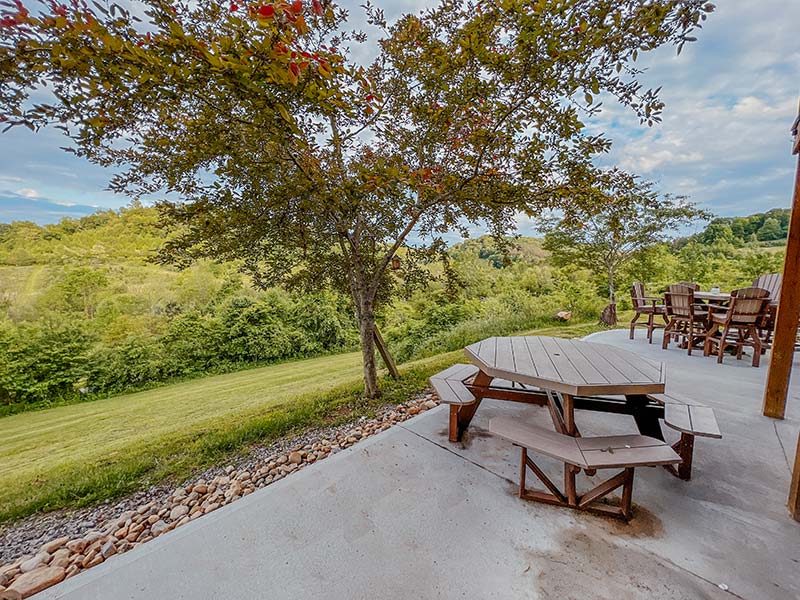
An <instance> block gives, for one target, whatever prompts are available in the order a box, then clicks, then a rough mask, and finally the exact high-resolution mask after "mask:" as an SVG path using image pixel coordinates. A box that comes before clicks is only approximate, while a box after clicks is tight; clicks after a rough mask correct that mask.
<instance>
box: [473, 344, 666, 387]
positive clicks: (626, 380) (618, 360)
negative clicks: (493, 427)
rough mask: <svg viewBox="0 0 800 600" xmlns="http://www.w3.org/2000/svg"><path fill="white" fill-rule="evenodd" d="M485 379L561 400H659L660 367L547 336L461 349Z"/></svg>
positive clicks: (603, 348) (602, 348)
mask: <svg viewBox="0 0 800 600" xmlns="http://www.w3.org/2000/svg"><path fill="white" fill-rule="evenodd" d="M464 350H465V352H466V354H467V356H468V357H469V358H470V360H471V361H472V362H473V363H474V364H475V365H477V366H478V367H479V368H480V369H481V371H483V372H484V373H486V374H487V375H489V376H491V377H497V378H500V379H506V380H509V381H516V382H518V383H524V384H528V385H533V386H536V387H539V388H543V389H549V390H554V391H557V392H561V393H564V394H572V395H581V396H596V395H599V394H614V395H618V394H619V395H622V394H660V393H663V392H664V388H665V385H664V384H665V380H666V371H665V366H664V363H661V362H655V361H651V360H648V359H646V358H642V357H640V356H638V355H637V354H634V353H633V352H628V351H627V350H623V349H621V348H617V347H615V346H609V345H607V344H597V343H594V342H585V341H583V340H574V339H564V338H557V337H547V336H515V337H491V338H487V339H485V340H482V341H480V342H477V343H475V344H471V345H469V346H467V347H466V348H465V349H464Z"/></svg>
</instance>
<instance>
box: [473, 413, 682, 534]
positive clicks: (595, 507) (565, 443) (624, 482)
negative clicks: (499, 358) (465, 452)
mask: <svg viewBox="0 0 800 600" xmlns="http://www.w3.org/2000/svg"><path fill="white" fill-rule="evenodd" d="M489 431H490V432H492V433H494V434H495V435H498V436H500V437H502V438H505V439H507V440H508V441H510V442H511V443H512V444H514V445H515V446H519V447H520V448H521V458H520V481H519V497H520V498H522V499H524V500H534V501H537V502H545V503H547V504H555V505H558V506H566V507H568V508H573V509H577V510H586V511H591V512H597V513H601V514H605V515H610V516H614V517H622V518H623V519H625V520H628V519H630V518H631V515H632V511H631V503H632V498H633V476H634V469H635V468H636V467H652V466H659V465H661V466H674V465H676V464H678V463H680V462H681V458H680V457H679V456H678V455H677V454H676V453H675V451H674V450H673V449H672V448H670V447H669V445H667V444H666V443H664V442H663V441H661V440H657V439H654V438H651V437H647V436H643V435H614V436H598V437H572V436H569V435H566V434H563V433H559V432H555V431H550V430H547V429H544V428H542V427H537V426H535V425H528V424H524V423H520V422H519V421H518V420H517V419H510V418H508V417H499V418H493V419H490V420H489ZM528 450H532V451H534V452H537V453H539V454H544V455H545V456H549V457H551V458H555V459H556V460H559V461H561V462H563V463H564V491H563V492H562V491H561V490H560V489H559V488H558V486H556V484H555V483H553V481H552V480H551V479H550V478H549V477H548V476H547V475H546V474H545V473H544V471H543V470H542V469H541V468H540V467H539V465H537V464H536V463H535V462H534V461H533V460H532V459H531V458H530V457H529V456H528ZM612 468H621V469H622V471H620V472H619V473H617V474H616V475H614V476H612V477H611V478H609V479H607V480H605V481H603V482H602V483H600V484H598V485H596V486H594V487H593V488H592V489H590V490H589V491H587V492H585V493H583V494H581V495H578V492H577V487H576V481H575V476H576V474H577V473H578V472H580V470H581V469H586V470H587V471H589V470H590V471H596V470H597V469H612ZM528 469H530V470H531V471H533V472H534V474H535V475H536V476H537V477H538V478H539V480H540V481H541V482H542V483H543V484H544V485H545V487H546V488H547V489H548V492H544V491H540V490H529V489H527V487H526V474H527V470H528ZM618 487H622V498H621V501H620V503H619V506H613V505H610V504H598V501H599V500H601V499H603V498H604V497H606V496H607V495H608V494H609V493H611V492H612V491H614V490H615V489H617V488H618Z"/></svg>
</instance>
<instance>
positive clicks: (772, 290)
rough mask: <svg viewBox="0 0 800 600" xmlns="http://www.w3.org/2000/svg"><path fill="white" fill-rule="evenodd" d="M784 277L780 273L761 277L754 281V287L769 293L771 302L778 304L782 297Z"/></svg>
mask: <svg viewBox="0 0 800 600" xmlns="http://www.w3.org/2000/svg"><path fill="white" fill-rule="evenodd" d="M782 281H783V275H781V274H780V273H769V274H768V275H760V276H759V277H757V278H756V280H755V281H753V285H752V287H754V288H761V289H762V290H767V291H768V292H769V299H770V301H771V302H777V301H778V297H779V296H780V295H781V283H782Z"/></svg>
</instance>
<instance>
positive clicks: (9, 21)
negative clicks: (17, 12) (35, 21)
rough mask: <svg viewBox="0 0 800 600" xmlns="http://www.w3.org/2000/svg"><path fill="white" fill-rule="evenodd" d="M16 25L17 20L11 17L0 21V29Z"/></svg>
mask: <svg viewBox="0 0 800 600" xmlns="http://www.w3.org/2000/svg"><path fill="white" fill-rule="evenodd" d="M16 24H17V20H16V19H15V18H13V17H3V18H2V19H0V27H13V26H14V25H16Z"/></svg>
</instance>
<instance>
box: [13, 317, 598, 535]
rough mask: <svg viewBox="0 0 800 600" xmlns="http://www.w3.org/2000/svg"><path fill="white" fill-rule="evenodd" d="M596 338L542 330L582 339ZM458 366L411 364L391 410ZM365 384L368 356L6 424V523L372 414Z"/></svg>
mask: <svg viewBox="0 0 800 600" xmlns="http://www.w3.org/2000/svg"><path fill="white" fill-rule="evenodd" d="M597 329H599V328H598V326H596V325H593V324H581V325H564V326H561V327H554V328H548V329H540V330H537V331H535V333H537V334H540V335H547V334H550V335H560V336H564V337H579V336H583V335H587V334H588V333H590V332H592V331H596V330H597ZM529 333H532V332H529ZM459 360H463V352H462V351H460V350H459V351H456V352H449V353H446V354H440V355H438V356H434V357H431V358H426V359H422V360H419V361H415V362H412V363H407V364H406V365H403V366H402V367H401V371H402V373H403V378H402V380H401V381H400V382H394V381H391V380H388V379H384V380H383V381H382V388H383V390H384V401H391V402H400V401H403V400H404V399H405V398H406V397H407V396H408V395H409V394H411V393H413V392H414V391H415V390H418V389H420V388H422V387H424V385H425V381H426V380H427V378H428V377H429V376H430V375H432V374H433V373H435V372H437V371H439V370H441V369H443V368H445V367H447V366H449V365H451V364H453V363H455V362H457V361H459ZM360 381H361V355H360V353H348V354H340V355H335V356H324V357H320V358H313V359H308V360H300V361H296V362H290V363H282V364H278V365H271V366H267V367H262V368H257V369H251V370H247V371H239V372H236V373H228V374H225V375H216V376H213V377H206V378H203V379H196V380H193V381H187V382H183V383H178V384H174V385H169V386H164V387H160V388H157V389H153V390H148V391H144V392H138V393H134V394H125V395H122V396H116V397H113V398H108V399H105V400H97V401H94V402H86V403H81V404H73V405H69V406H60V407H56V408H52V409H47V410H40V411H35V412H27V413H21V414H17V415H12V416H8V417H4V418H2V419H0V522H2V521H8V520H12V519H15V518H18V517H21V516H24V515H27V514H31V513H33V512H36V511H42V510H52V509H56V508H63V507H70V506H81V505H87V504H92V503H95V502H99V501H102V500H106V499H109V498H114V497H116V496H119V495H121V494H124V493H127V492H130V491H133V490H135V489H139V488H142V487H145V486H148V485H151V484H153V483H157V482H161V481H165V480H177V479H180V478H183V477H187V476H189V475H190V474H191V473H192V472H194V471H196V470H197V469H200V468H203V467H206V466H208V465H211V464H214V463H216V462H219V461H222V460H225V459H226V457H229V456H231V455H232V454H235V453H236V452H240V451H242V450H243V449H244V448H246V447H247V446H248V445H250V444H252V443H255V442H266V441H270V440H272V439H275V438H277V437H280V436H282V435H285V434H286V433H288V432H289V431H293V430H300V429H303V428H307V427H313V426H319V425H322V424H326V423H332V422H334V421H335V420H343V419H347V418H352V417H353V416H355V415H357V414H368V413H369V412H370V411H371V410H372V409H373V408H374V406H373V405H370V404H366V403H364V402H362V401H361V400H360V394H359V392H360Z"/></svg>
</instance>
